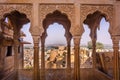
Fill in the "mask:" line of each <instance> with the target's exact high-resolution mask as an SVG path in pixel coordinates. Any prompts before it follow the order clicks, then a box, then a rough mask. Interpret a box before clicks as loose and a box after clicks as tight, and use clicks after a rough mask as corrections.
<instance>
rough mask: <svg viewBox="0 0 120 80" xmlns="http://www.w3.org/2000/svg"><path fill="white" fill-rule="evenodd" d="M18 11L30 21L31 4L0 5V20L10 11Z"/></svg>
mask: <svg viewBox="0 0 120 80" xmlns="http://www.w3.org/2000/svg"><path fill="white" fill-rule="evenodd" d="M14 10H18V11H19V12H21V13H25V14H26V15H27V17H28V18H29V19H30V20H31V21H32V5H31V4H0V19H1V18H2V17H3V15H4V14H6V13H10V12H11V11H14Z"/></svg>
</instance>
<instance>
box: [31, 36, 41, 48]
mask: <svg viewBox="0 0 120 80" xmlns="http://www.w3.org/2000/svg"><path fill="white" fill-rule="evenodd" d="M32 37H33V43H34V46H38V45H39V42H40V36H32ZM37 44H38V45H37Z"/></svg>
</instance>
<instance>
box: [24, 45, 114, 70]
mask: <svg viewBox="0 0 120 80" xmlns="http://www.w3.org/2000/svg"><path fill="white" fill-rule="evenodd" d="M96 52H107V53H108V52H113V49H112V45H105V46H104V48H102V49H96ZM33 53H34V52H33V45H25V46H24V68H25V69H31V68H33V56H34V54H33ZM70 54H71V67H72V68H73V67H74V46H71V53H70ZM39 61H40V64H39V65H40V66H41V49H39ZM80 61H81V66H80V67H81V68H91V67H92V49H89V48H88V46H87V45H81V46H80ZM66 67H67V47H66V46H65V45H63V44H54V45H51V46H50V45H49V46H46V48H45V68H46V69H49V68H52V69H56V68H66Z"/></svg>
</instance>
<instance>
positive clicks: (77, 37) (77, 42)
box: [73, 36, 81, 45]
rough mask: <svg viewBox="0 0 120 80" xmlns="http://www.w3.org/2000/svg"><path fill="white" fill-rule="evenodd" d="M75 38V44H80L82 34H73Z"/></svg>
mask: <svg viewBox="0 0 120 80" xmlns="http://www.w3.org/2000/svg"><path fill="white" fill-rule="evenodd" d="M73 39H74V45H79V44H80V39H81V36H73Z"/></svg>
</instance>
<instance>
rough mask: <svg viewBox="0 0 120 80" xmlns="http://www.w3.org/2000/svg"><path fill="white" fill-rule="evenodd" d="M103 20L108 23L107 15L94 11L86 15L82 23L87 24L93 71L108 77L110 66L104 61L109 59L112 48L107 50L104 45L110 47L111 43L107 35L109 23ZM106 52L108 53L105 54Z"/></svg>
mask: <svg viewBox="0 0 120 80" xmlns="http://www.w3.org/2000/svg"><path fill="white" fill-rule="evenodd" d="M105 20H106V21H109V19H108V17H107V15H106V14H103V13H101V12H100V11H96V12H94V13H93V14H88V15H87V17H86V19H85V20H84V22H83V23H84V24H87V25H88V27H89V29H90V38H91V43H90V44H91V48H92V60H93V61H92V64H93V69H98V70H100V71H102V72H103V73H106V74H108V75H109V69H110V68H108V65H109V66H110V64H109V63H107V62H106V61H107V60H108V59H110V56H111V50H112V48H111V47H110V50H109V49H108V48H107V47H106V46H108V45H106V44H108V43H109V44H110V46H111V45H112V41H111V39H110V34H109V33H108V28H109V23H108V22H106V21H105ZM99 30H100V31H99ZM106 51H108V52H107V53H106ZM111 61H112V59H111ZM111 63H112V62H111ZM110 70H111V69H110Z"/></svg>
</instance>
